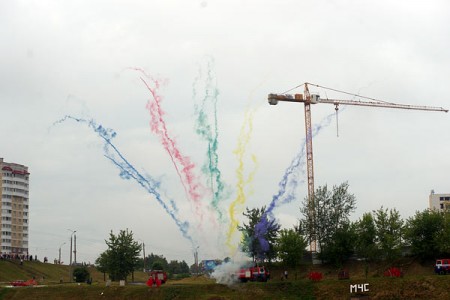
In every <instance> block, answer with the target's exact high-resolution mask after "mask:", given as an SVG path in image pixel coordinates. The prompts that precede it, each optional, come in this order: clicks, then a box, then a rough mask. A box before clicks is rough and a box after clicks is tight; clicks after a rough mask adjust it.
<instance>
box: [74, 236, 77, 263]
mask: <svg viewBox="0 0 450 300" xmlns="http://www.w3.org/2000/svg"><path fill="white" fill-rule="evenodd" d="M73 241H74V242H73V244H74V249H73V256H74V261H73V263H74V264H75V265H76V264H77V235H76V234H74V235H73Z"/></svg>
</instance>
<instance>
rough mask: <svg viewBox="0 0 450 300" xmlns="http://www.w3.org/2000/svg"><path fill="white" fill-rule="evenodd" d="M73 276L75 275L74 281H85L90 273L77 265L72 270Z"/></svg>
mask: <svg viewBox="0 0 450 300" xmlns="http://www.w3.org/2000/svg"><path fill="white" fill-rule="evenodd" d="M73 277H75V282H86V281H87V280H88V279H89V277H90V274H89V271H88V269H87V268H86V267H77V268H75V270H73Z"/></svg>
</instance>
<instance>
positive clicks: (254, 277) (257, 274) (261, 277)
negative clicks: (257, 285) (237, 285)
mask: <svg viewBox="0 0 450 300" xmlns="http://www.w3.org/2000/svg"><path fill="white" fill-rule="evenodd" d="M236 275H237V278H238V279H239V280H240V281H241V282H247V281H260V282H266V281H267V280H269V279H270V272H269V270H268V269H267V268H266V267H264V266H262V267H250V268H242V269H240V270H239V271H238V272H237V274H236Z"/></svg>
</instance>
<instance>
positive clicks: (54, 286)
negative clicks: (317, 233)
mask: <svg viewBox="0 0 450 300" xmlns="http://www.w3.org/2000/svg"><path fill="white" fill-rule="evenodd" d="M389 266H390V265H387V264H373V265H369V268H368V272H367V278H366V272H365V271H366V266H365V264H364V263H360V262H352V263H349V264H347V265H345V266H344V267H345V268H346V269H347V270H348V271H349V272H350V279H348V280H338V279H337V273H338V271H339V270H338V269H337V268H335V267H333V266H312V265H304V266H302V267H300V268H298V269H288V271H289V279H288V280H281V274H282V272H283V271H284V268H281V267H276V266H272V268H271V274H272V279H271V280H270V281H269V282H267V283H245V284H234V285H231V286H226V285H220V284H216V283H215V282H214V281H213V280H211V279H208V278H206V277H204V276H194V277H190V278H185V279H182V280H169V282H168V283H167V284H165V285H163V286H161V287H160V288H149V287H147V286H145V285H143V284H140V285H138V284H132V283H131V282H129V283H128V284H127V285H126V286H124V287H122V286H119V285H118V284H117V283H113V284H112V285H111V286H109V287H107V286H106V285H105V282H104V281H103V274H101V273H99V272H97V271H96V270H95V269H93V268H91V269H90V272H91V275H92V277H93V279H94V282H93V284H92V285H87V284H80V285H79V284H75V283H64V284H59V279H60V278H61V277H63V279H64V282H67V279H68V273H69V269H68V266H60V265H52V264H44V263H40V262H25V263H24V265H23V266H21V265H20V264H19V263H18V262H11V261H0V281H3V282H9V281H11V280H15V279H24V280H26V279H29V278H32V276H35V278H36V279H38V281H40V284H44V285H46V286H45V287H41V288H38V287H24V288H23V287H19V288H7V287H0V300H12V299H94V300H95V299H118V300H119V299H156V300H159V299H205V300H206V299H209V300H219V299H223V300H224V299H258V300H259V299H350V296H354V295H355V294H350V285H354V284H364V283H367V284H368V287H369V292H367V293H365V294H366V295H368V296H370V299H427V300H430V299H450V296H449V295H450V275H447V276H439V275H434V274H433V268H432V265H430V264H429V263H428V264H420V263H417V262H415V261H413V260H405V261H403V262H398V263H397V264H396V266H397V267H400V268H402V270H403V272H404V277H403V278H386V277H383V276H382V274H383V272H384V270H385V269H386V268H387V267H389ZM312 270H313V271H320V272H322V273H323V274H324V279H323V280H322V281H320V282H312V281H310V280H308V279H307V278H306V276H307V274H308V272H309V271H312ZM42 276H44V280H43V281H42ZM129 279H130V278H129ZM146 279H147V275H146V274H145V273H142V272H138V273H136V274H135V280H136V281H141V282H143V281H145V280H146ZM130 281H131V280H130Z"/></svg>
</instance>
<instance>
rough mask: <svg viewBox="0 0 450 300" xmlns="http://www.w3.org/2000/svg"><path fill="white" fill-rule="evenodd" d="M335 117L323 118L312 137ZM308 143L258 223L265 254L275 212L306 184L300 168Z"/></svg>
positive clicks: (331, 115)
mask: <svg viewBox="0 0 450 300" xmlns="http://www.w3.org/2000/svg"><path fill="white" fill-rule="evenodd" d="M333 116H334V113H333V114H330V115H328V116H326V117H325V118H323V119H322V121H321V122H320V123H319V124H316V125H314V126H313V128H312V137H315V136H316V135H317V134H318V133H319V132H320V131H321V130H322V129H323V128H325V127H327V126H328V125H330V123H331V120H332V118H333ZM307 141H308V138H305V139H303V142H302V145H301V147H300V152H299V153H298V154H297V155H296V156H295V157H294V159H293V160H292V161H291V164H290V165H289V167H288V168H287V169H286V171H285V173H284V175H283V178H282V179H281V181H280V182H279V183H278V188H279V189H278V193H277V194H276V195H273V196H272V201H271V202H270V204H269V207H268V208H267V210H266V211H265V212H264V214H263V215H262V216H261V220H260V221H259V222H258V224H256V227H255V237H254V238H255V239H258V241H259V243H260V245H261V248H262V250H263V251H264V252H266V251H268V250H269V243H268V242H267V240H266V238H265V236H266V234H267V231H268V229H269V226H270V224H271V223H272V222H273V220H274V218H275V216H274V215H273V210H274V209H275V208H276V207H278V206H280V205H282V204H286V203H290V202H291V201H293V200H294V199H295V192H296V188H297V186H298V185H299V184H300V183H303V182H305V179H304V177H305V176H304V175H305V171H304V169H301V174H302V175H303V176H302V178H301V179H299V174H298V168H299V167H300V166H301V165H304V161H305V152H306V150H305V149H306V142H307Z"/></svg>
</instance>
